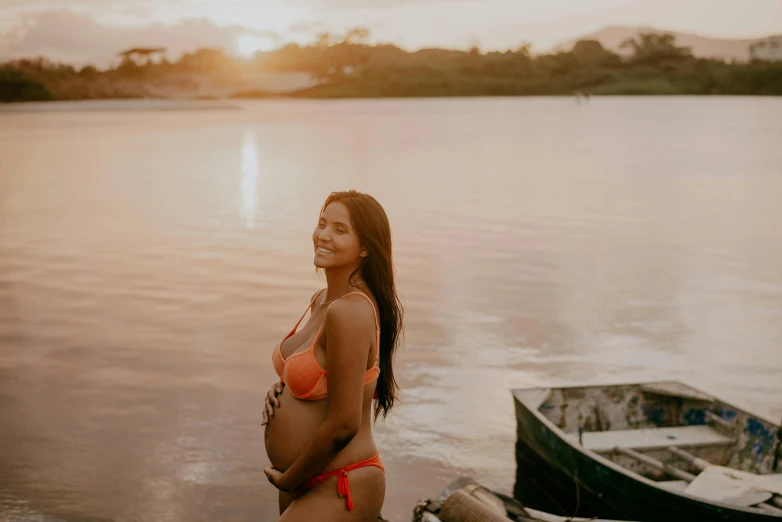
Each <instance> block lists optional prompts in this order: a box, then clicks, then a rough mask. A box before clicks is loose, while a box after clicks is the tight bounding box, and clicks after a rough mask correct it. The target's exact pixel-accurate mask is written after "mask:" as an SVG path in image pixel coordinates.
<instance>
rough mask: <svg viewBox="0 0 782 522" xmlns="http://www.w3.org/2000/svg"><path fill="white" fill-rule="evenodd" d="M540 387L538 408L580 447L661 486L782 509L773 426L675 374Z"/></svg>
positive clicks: (781, 479)
mask: <svg viewBox="0 0 782 522" xmlns="http://www.w3.org/2000/svg"><path fill="white" fill-rule="evenodd" d="M539 393H540V395H539V398H538V400H537V401H536V402H537V403H538V404H539V407H538V411H539V412H540V413H541V414H542V415H543V416H545V417H546V418H547V419H548V420H550V421H551V422H552V423H554V424H555V425H556V426H557V427H558V428H559V429H560V430H561V431H562V432H564V437H565V438H567V439H569V440H570V441H572V442H573V443H575V444H577V445H579V446H581V447H583V448H584V449H586V450H591V451H593V452H595V453H598V454H599V455H601V456H602V457H605V458H607V459H609V460H611V461H612V462H614V463H615V464H617V465H619V466H621V467H623V468H625V469H626V470H629V471H631V472H633V473H635V474H637V475H640V476H642V477H644V478H646V479H649V480H652V481H654V482H656V483H657V484H658V485H659V486H660V487H664V488H667V489H670V490H672V491H682V492H686V493H690V494H693V495H695V496H700V497H704V498H707V499H711V500H717V501H722V502H726V503H729V504H737V505H743V506H756V507H760V508H762V509H766V510H768V511H774V512H775V513H777V512H778V514H780V515H782V474H780V471H782V469H780V468H782V462H778V460H779V456H778V445H779V442H778V439H777V437H778V429H779V427H778V426H775V425H773V424H771V423H770V422H768V421H765V420H763V419H759V418H757V417H755V416H753V415H751V414H749V413H747V412H745V411H742V410H740V409H737V408H734V407H732V406H730V405H728V404H725V403H723V402H721V401H719V400H718V399H716V398H715V397H713V396H711V395H709V394H706V393H703V392H701V391H699V390H696V389H694V388H691V387H689V386H686V385H684V384H681V383H678V382H659V383H644V384H629V385H616V386H593V387H568V388H552V389H546V390H539ZM775 466H777V467H776V468H775Z"/></svg>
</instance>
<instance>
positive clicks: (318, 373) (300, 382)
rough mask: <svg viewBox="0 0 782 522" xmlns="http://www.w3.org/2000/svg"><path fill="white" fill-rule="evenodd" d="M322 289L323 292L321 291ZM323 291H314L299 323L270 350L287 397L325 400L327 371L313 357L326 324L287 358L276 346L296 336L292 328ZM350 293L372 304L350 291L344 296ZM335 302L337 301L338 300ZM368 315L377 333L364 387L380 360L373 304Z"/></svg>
mask: <svg viewBox="0 0 782 522" xmlns="http://www.w3.org/2000/svg"><path fill="white" fill-rule="evenodd" d="M323 290H325V288H324V289H323ZM323 290H321V291H320V292H318V294H317V295H316V296H315V297H314V298H313V299H312V301H310V305H309V306H308V307H307V309H306V310H304V313H303V314H302V316H301V319H299V322H298V323H296V326H294V327H293V330H291V332H290V333H289V334H288V335H286V336H285V339H283V340H282V341H280V342H279V343H278V344H277V346H275V347H274V351H273V352H272V364H274V369H275V371H276V372H277V375H278V376H279V377H280V380H281V381H282V382H283V384H285V385H286V386H287V387H288V390H290V392H291V395H293V396H294V397H296V398H297V399H302V400H307V401H316V400H320V399H325V398H326V397H328V386H327V380H326V374H327V373H328V372H326V370H324V369H323V367H322V366H321V365H320V363H318V360H317V359H316V358H315V343H317V342H318V338H319V337H320V332H322V331H323V326H324V325H325V324H326V321H325V320H324V321H323V323H322V324H321V325H320V329H319V330H318V333H317V334H316V335H315V339H314V340H313V341H312V344H310V345H309V347H307V348H305V349H304V350H301V351H298V352H296V353H293V354H291V355H290V356H288V358H287V359H284V358H283V357H282V352H281V351H280V347H281V346H282V343H284V342H285V340H286V339H288V338H289V337H290V336H292V335H293V334H295V333H296V329H297V328H298V327H299V324H301V321H302V319H304V316H305V315H307V312H308V311H309V309H310V308H311V307H312V304H313V303H314V302H315V300H316V299H317V298H318V297H319V296H320V294H321V293H322V292H323ZM352 294H359V295H362V296H364V298H366V300H367V301H369V303H370V304H372V300H371V299H370V298H369V297H367V295H366V294H364V293H363V292H350V293H349V294H345V296H347V295H352ZM345 296H342V297H345ZM339 299H341V297H340V298H339ZM372 312H373V313H374V314H375V330H376V332H377V333H376V336H375V338H376V341H375V342H376V346H377V352H378V356H377V359H375V364H374V365H373V366H372V368H370V369H369V370H367V371H366V373H364V386H366V385H367V384H370V383H372V382H375V381H376V380H377V379H378V377H379V376H380V367H379V366H378V364H377V362H378V359H379V358H380V326H379V325H378V320H377V312H376V311H375V305H374V304H372Z"/></svg>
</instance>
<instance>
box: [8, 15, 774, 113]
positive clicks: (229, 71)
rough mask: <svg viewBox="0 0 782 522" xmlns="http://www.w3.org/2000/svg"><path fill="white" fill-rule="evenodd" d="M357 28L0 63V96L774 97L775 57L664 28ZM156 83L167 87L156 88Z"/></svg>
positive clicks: (81, 97)
mask: <svg viewBox="0 0 782 522" xmlns="http://www.w3.org/2000/svg"><path fill="white" fill-rule="evenodd" d="M368 39H369V33H368V32H367V31H366V30H364V29H354V30H351V31H349V32H348V33H347V35H345V36H344V37H341V38H338V37H335V36H333V35H330V34H327V33H324V34H321V35H319V36H318V38H317V39H316V41H315V42H314V43H313V44H311V45H305V46H300V45H298V44H288V45H286V46H284V47H282V48H280V49H277V50H274V51H270V52H264V53H257V54H256V55H255V56H254V57H253V58H252V59H249V60H244V59H241V58H236V57H232V56H229V55H227V54H226V53H225V52H224V51H222V50H219V49H200V50H198V51H196V52H193V53H188V54H185V55H183V56H182V57H180V58H179V59H178V60H176V61H172V62H170V61H168V60H161V61H157V62H151V61H150V62H146V61H139V60H133V59H131V58H126V59H125V60H123V61H122V62H121V63H119V64H117V65H116V66H113V67H110V68H107V69H105V70H98V69H96V68H95V67H91V66H87V67H83V68H80V69H77V68H74V67H72V66H70V65H67V64H59V63H54V62H51V61H49V60H46V59H44V58H36V59H28V60H15V61H12V62H7V63H5V64H2V65H0V101H6V102H7V101H23V100H51V99H63V100H67V99H90V98H134V97H148V96H151V97H156V96H165V95H164V94H160V93H161V92H170V89H171V88H173V89H175V90H176V91H177V92H179V93H187V92H195V91H196V90H197V85H196V84H197V83H198V82H199V81H200V80H199V78H200V79H203V78H206V79H208V80H209V81H210V82H213V84H215V85H219V86H221V88H223V89H224V92H226V93H229V94H228V95H229V96H236V97H269V96H286V97H308V98H330V97H410V96H521V95H573V94H580V93H583V94H592V95H609V94H616V95H644V94H654V95H661V94H680V95H782V62H768V61H758V60H753V61H749V62H742V63H727V62H725V61H721V60H715V59H706V58H698V57H695V56H693V54H692V52H691V50H690V49H689V48H686V47H680V46H678V45H676V42H675V39H674V37H673V36H672V35H669V34H658V33H642V34H639V35H638V36H637V37H635V38H632V39H629V40H627V41H626V42H624V44H623V45H622V53H621V54H618V53H615V52H613V51H611V50H609V49H606V48H604V47H603V46H602V45H601V44H600V42H598V41H595V40H582V41H579V42H577V43H576V44H575V45H574V46H573V48H572V49H570V50H568V51H560V52H553V53H548V54H540V55H533V54H532V53H531V51H530V46H529V45H527V44H525V45H520V46H519V47H518V48H517V49H514V50H508V51H490V52H482V51H481V50H480V49H479V48H477V47H474V48H472V49H469V50H466V51H461V50H449V49H421V50H418V51H412V52H411V51H406V50H403V49H400V48H399V47H396V46H394V45H389V44H379V45H370V44H369V43H368ZM262 72H303V73H309V74H310V75H312V77H313V78H314V79H315V80H316V82H313V85H311V86H310V87H307V88H304V89H300V90H298V91H294V92H289V93H285V94H284V95H282V94H274V93H269V92H264V91H260V90H257V89H254V88H253V82H252V77H253V74H256V75H257V74H258V73H262ZM163 87H166V88H168V90H167V91H162V90H161V89H162V88H163Z"/></svg>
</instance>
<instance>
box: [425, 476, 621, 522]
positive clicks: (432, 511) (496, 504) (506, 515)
mask: <svg viewBox="0 0 782 522" xmlns="http://www.w3.org/2000/svg"><path fill="white" fill-rule="evenodd" d="M413 522H610V521H607V520H606V521H600V520H596V519H585V518H569V517H560V516H556V515H551V514H549V513H545V512H542V511H537V510H534V509H528V508H525V507H524V506H522V505H521V504H520V503H519V502H518V501H517V500H516V499H514V498H511V497H508V496H506V495H503V494H501V493H495V492H493V491H491V490H490V489H488V488H485V487H483V486H481V485H480V484H478V483H477V482H475V481H474V480H473V479H471V478H469V477H460V478H458V479H456V480H454V481H453V482H451V484H450V485H449V486H448V487H447V488H445V490H443V492H442V493H440V494H439V495H438V496H437V497H435V498H434V499H426V500H422V501H421V502H419V503H418V504H417V505H416V507H415V509H414V510H413Z"/></svg>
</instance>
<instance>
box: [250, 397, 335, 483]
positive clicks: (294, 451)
mask: <svg viewBox="0 0 782 522" xmlns="http://www.w3.org/2000/svg"><path fill="white" fill-rule="evenodd" d="M278 399H279V401H280V407H279V408H275V409H274V416H273V417H272V418H271V420H270V421H269V423H268V424H267V425H266V432H265V434H264V440H265V442H266V454H267V455H268V457H269V461H270V462H271V463H272V466H274V467H275V468H277V469H278V470H280V471H285V470H287V469H288V468H289V467H290V465H291V464H293V462H294V461H295V460H296V458H297V457H298V456H299V455H300V454H301V452H302V451H303V450H304V448H306V447H307V444H309V442H310V441H311V440H312V437H313V435H314V434H315V430H316V429H318V426H320V424H321V423H322V422H323V420H324V419H325V418H326V407H327V405H326V401H302V400H299V399H297V398H296V397H294V396H293V395H291V394H290V392H289V391H288V388H287V387H285V388H283V390H282V393H281V394H280V395H279V396H278Z"/></svg>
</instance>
